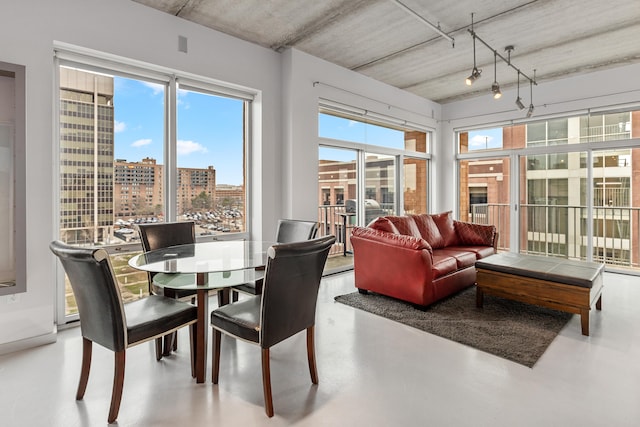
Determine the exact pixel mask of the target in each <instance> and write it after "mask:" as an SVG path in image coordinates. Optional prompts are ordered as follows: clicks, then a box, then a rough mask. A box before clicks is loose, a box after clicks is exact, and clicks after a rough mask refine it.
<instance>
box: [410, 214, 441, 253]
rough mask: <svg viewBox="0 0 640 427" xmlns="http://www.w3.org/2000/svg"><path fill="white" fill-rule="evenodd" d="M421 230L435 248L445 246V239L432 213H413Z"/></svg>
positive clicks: (421, 233)
mask: <svg viewBox="0 0 640 427" xmlns="http://www.w3.org/2000/svg"><path fill="white" fill-rule="evenodd" d="M411 216H412V217H413V220H414V221H415V223H416V226H417V227H418V230H419V231H420V235H421V236H422V238H423V239H424V240H426V241H427V243H429V245H431V247H432V248H433V249H440V248H444V239H443V238H442V234H440V230H439V229H438V226H437V225H436V223H435V221H434V220H433V218H432V217H431V215H427V214H421V215H411Z"/></svg>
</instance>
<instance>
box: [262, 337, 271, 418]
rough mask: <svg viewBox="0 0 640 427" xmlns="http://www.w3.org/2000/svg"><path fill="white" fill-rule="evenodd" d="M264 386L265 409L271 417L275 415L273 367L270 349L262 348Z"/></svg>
mask: <svg viewBox="0 0 640 427" xmlns="http://www.w3.org/2000/svg"><path fill="white" fill-rule="evenodd" d="M262 388H263V391H264V410H265V412H266V413H267V416H268V417H269V418H271V417H273V396H271V368H270V366H269V349H268V348H263V349H262Z"/></svg>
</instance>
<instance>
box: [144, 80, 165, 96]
mask: <svg viewBox="0 0 640 427" xmlns="http://www.w3.org/2000/svg"><path fill="white" fill-rule="evenodd" d="M142 84H143V85H145V86H146V87H148V88H150V89H151V90H153V94H154V95H158V94H159V93H161V94H164V87H165V86H164V85H161V84H158V83H151V82H145V81H143V82H142Z"/></svg>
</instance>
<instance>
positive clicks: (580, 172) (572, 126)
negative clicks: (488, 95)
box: [458, 111, 640, 269]
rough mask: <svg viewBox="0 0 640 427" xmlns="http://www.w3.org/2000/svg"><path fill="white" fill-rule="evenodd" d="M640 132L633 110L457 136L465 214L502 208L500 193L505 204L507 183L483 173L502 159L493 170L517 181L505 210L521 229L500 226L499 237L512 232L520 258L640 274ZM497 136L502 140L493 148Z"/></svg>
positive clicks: (639, 118)
mask: <svg viewBox="0 0 640 427" xmlns="http://www.w3.org/2000/svg"><path fill="white" fill-rule="evenodd" d="M639 128H640V112H638V111H632V112H621V113H620V112H616V113H611V114H606V113H603V114H596V115H593V114H592V115H586V116H578V117H567V118H556V119H551V120H546V121H537V122H530V123H526V124H518V125H513V126H507V127H503V128H497V129H486V130H482V129H480V130H470V131H464V132H459V133H458V138H459V170H460V171H461V172H460V174H459V175H460V179H461V182H460V203H461V206H460V212H461V215H462V214H463V213H466V212H470V213H471V212H474V211H477V210H482V209H487V210H491V209H499V207H500V206H499V205H500V203H496V202H493V201H492V200H491V194H494V193H497V194H499V195H501V196H500V197H502V198H503V199H505V200H507V199H506V198H507V197H508V195H507V194H506V193H505V192H504V191H503V188H504V187H502V185H503V183H502V182H500V181H495V182H492V181H491V180H489V179H488V178H489V176H490V175H489V171H488V170H487V169H486V168H484V169H483V168H482V167H481V166H482V165H486V164H489V163H491V162H493V160H492V159H493V158H496V157H495V156H504V158H503V159H502V160H500V161H499V163H500V164H494V165H493V167H494V170H500V171H503V172H504V173H505V174H508V175H511V176H515V177H518V178H517V181H518V182H519V185H518V188H517V189H513V190H512V192H513V194H512V196H511V197H512V198H513V196H514V195H515V194H517V195H518V197H519V200H518V203H517V204H516V205H505V206H504V208H505V209H509V210H510V211H511V219H512V220H513V221H517V224H515V225H514V224H511V222H508V223H506V224H499V223H496V225H497V226H498V232H499V233H500V236H501V238H502V236H503V235H505V234H509V232H510V231H511V238H512V240H511V243H512V244H517V246H515V247H517V248H518V250H519V251H521V252H528V253H535V254H543V255H552V256H559V257H565V258H574V259H587V260H595V261H600V262H605V263H607V264H608V265H609V266H615V267H617V268H619V267H627V268H633V269H638V268H640V250H639V248H640V240H638V231H637V230H638V224H639V223H640V197H636V196H634V194H635V193H639V191H637V189H638V188H639V187H640V181H639V179H638V178H637V176H639V175H640V170H636V169H637V168H636V167H635V166H634V165H635V164H637V161H636V160H637V158H638V151H639V149H638V148H636V147H637V146H638V141H639V140H638V138H639V136H640V135H638V132H637V129H639ZM634 129H636V133H635V134H634ZM483 134H485V135H486V138H485V139H484V144H483V138H482V135H483ZM495 134H498V135H502V136H503V139H504V140H503V141H502V142H500V143H495V142H493V143H492V139H493V136H494V135H495ZM478 135H480V137H478ZM489 156H491V157H489ZM496 159H497V158H496ZM510 159H517V160H518V161H517V162H509V161H510ZM512 181H515V180H512ZM463 184H464V185H463ZM480 186H483V187H484V188H479V187H480ZM463 187H464V188H463ZM634 187H635V188H636V191H634ZM516 191H517V193H516ZM485 194H486V195H487V196H486V201H485V200H483V196H484V195H485ZM467 204H468V205H469V206H467ZM485 204H486V205H485ZM510 206H513V207H510ZM516 213H517V214H516ZM515 231H517V232H515ZM503 249H505V248H503Z"/></svg>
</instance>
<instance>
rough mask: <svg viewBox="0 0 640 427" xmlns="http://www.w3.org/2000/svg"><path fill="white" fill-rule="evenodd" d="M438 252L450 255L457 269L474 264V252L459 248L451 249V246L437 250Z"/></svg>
mask: <svg viewBox="0 0 640 427" xmlns="http://www.w3.org/2000/svg"><path fill="white" fill-rule="evenodd" d="M437 252H438V253H439V254H442V255H446V256H450V257H451V258H454V259H455V260H456V267H457V269H458V270H460V269H463V268H467V267H473V266H474V265H475V264H476V259H477V257H476V253H475V252H467V251H461V250H453V249H452V247H448V248H445V249H440V250H438V251H437Z"/></svg>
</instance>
